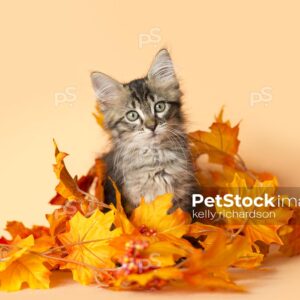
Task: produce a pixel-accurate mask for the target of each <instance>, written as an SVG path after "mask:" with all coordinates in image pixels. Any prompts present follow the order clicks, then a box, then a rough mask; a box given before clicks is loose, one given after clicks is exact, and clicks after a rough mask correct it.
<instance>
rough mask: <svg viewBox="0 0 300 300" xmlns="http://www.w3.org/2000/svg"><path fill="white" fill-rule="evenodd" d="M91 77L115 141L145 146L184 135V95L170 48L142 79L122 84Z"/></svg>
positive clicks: (156, 58) (103, 78)
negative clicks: (143, 144) (148, 143)
mask: <svg viewBox="0 0 300 300" xmlns="http://www.w3.org/2000/svg"><path fill="white" fill-rule="evenodd" d="M91 78H92V83H93V87H94V90H95V93H96V96H97V98H98V100H99V104H100V109H101V111H102V112H103V113H104V119H105V126H106V127H107V128H108V129H109V130H110V131H111V133H112V136H113V138H117V139H122V140H127V141H130V142H142V143H145V142H151V141H157V142H160V141H162V140H163V139H166V138H167V137H168V136H170V135H175V136H176V134H177V135H179V134H181V132H182V125H183V124H182V123H183V117H182V112H181V101H180V97H181V92H180V89H179V83H178V80H177V78H176V75H175V71H174V68H173V63H172V60H171V57H170V55H169V53H168V51H167V50H166V49H162V50H160V51H159V52H158V54H157V55H156V57H155V58H154V60H153V63H152V65H151V67H150V69H149V71H148V74H147V76H146V77H144V78H142V79H136V80H133V81H130V82H129V83H125V84H122V83H120V82H118V81H117V80H115V79H113V78H111V77H110V76H108V75H105V74H103V73H100V72H93V73H92V74H91ZM171 133H173V134H171Z"/></svg>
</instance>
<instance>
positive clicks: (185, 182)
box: [91, 49, 197, 213]
mask: <svg viewBox="0 0 300 300" xmlns="http://www.w3.org/2000/svg"><path fill="white" fill-rule="evenodd" d="M91 79H92V83H93V88H94V90H95V93H96V96H97V98H98V99H99V104H100V109H101V111H102V112H103V114H104V118H105V127H106V128H107V129H108V130H109V131H110V133H111V140H112V150H111V151H110V152H109V153H107V154H106V155H105V156H104V157H103V158H104V160H105V162H106V164H107V172H108V175H109V176H110V177H111V178H112V179H113V180H114V181H115V182H116V183H117V185H118V187H119V188H120V190H121V194H122V201H123V204H124V206H125V209H126V211H127V213H130V212H131V211H132V209H133V208H134V207H136V206H138V205H139V203H140V200H141V198H142V197H144V199H145V201H146V202H149V201H152V200H153V199H155V197H156V196H158V195H162V194H165V193H172V194H173V195H174V198H173V204H174V205H173V207H174V208H176V207H181V208H182V209H185V210H189V209H190V208H191V194H192V193H193V192H195V189H196V188H197V184H196V181H195V178H194V172H193V167H192V163H191V157H190V153H189V150H188V143H187V136H186V133H185V129H184V117H183V113H182V111H181V96H182V93H181V91H180V89H179V83H178V80H177V78H176V75H175V71H174V68H173V63H172V60H171V57H170V55H169V53H168V51H167V50H166V49H162V50H160V51H159V52H158V54H157V55H156V57H155V58H154V61H153V63H152V65H151V67H150V70H149V71H148V74H147V76H146V77H144V78H141V79H136V80H133V81H130V82H129V83H124V84H122V83H120V82H118V81H117V80H115V79H113V78H111V77H110V76H108V75H105V74H103V73H100V72H93V73H92V74H91ZM109 185H110V184H109V182H108V183H107V184H106V188H105V190H106V199H112V198H111V197H112V196H111V195H110V188H109ZM111 201H112V200H111Z"/></svg>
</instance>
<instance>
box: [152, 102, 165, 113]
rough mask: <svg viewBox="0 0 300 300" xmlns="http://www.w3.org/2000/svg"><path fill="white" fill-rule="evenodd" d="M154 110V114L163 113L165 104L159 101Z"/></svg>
mask: <svg viewBox="0 0 300 300" xmlns="http://www.w3.org/2000/svg"><path fill="white" fill-rule="evenodd" d="M154 109H155V111H156V112H163V111H164V110H165V109H166V103H165V102H163V101H161V102H158V103H156V104H155V106H154Z"/></svg>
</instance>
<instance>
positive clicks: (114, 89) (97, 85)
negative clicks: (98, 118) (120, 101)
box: [91, 72, 123, 106]
mask: <svg viewBox="0 0 300 300" xmlns="http://www.w3.org/2000/svg"><path fill="white" fill-rule="evenodd" d="M91 80H92V84H93V88H94V91H95V93H96V97H97V98H98V100H99V101H100V102H101V104H103V105H104V106H105V105H107V104H108V105H109V104H110V102H112V101H113V100H115V99H116V98H118V97H120V95H121V94H122V91H123V86H122V84H121V83H120V82H118V81H117V80H115V79H113V78H111V77H110V76H108V75H105V74H103V73H101V72H93V73H91Z"/></svg>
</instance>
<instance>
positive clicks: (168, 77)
mask: <svg viewBox="0 0 300 300" xmlns="http://www.w3.org/2000/svg"><path fill="white" fill-rule="evenodd" d="M148 78H149V79H150V80H152V81H154V82H156V83H158V84H167V85H169V84H178V80H177V77H176V74H175V70H174V66H173V62H172V59H171V56H170V54H169V52H168V50H167V49H162V50H160V51H159V52H158V53H157V54H156V56H155V58H154V60H153V62H152V65H151V67H150V69H149V71H148Z"/></svg>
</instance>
